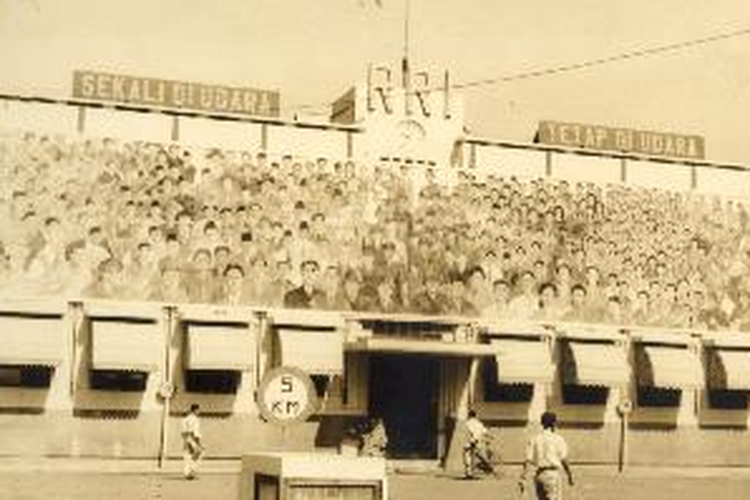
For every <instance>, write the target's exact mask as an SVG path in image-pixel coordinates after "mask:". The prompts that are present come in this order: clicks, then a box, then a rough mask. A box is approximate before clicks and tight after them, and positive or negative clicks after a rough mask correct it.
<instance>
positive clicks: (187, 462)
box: [182, 404, 205, 479]
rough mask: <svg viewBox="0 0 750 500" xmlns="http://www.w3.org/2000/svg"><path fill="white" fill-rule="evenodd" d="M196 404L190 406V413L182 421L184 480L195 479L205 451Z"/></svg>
mask: <svg viewBox="0 0 750 500" xmlns="http://www.w3.org/2000/svg"><path fill="white" fill-rule="evenodd" d="M199 409H200V407H199V406H198V405H197V404H192V405H190V412H188V414H187V415H186V416H185V418H183V419H182V443H183V453H182V458H183V475H184V476H185V479H195V473H196V472H197V470H198V462H199V460H200V459H201V458H202V457H203V453H204V451H205V449H204V447H203V436H202V434H201V422H200V419H199V418H198V410H199Z"/></svg>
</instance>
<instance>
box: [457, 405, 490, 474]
mask: <svg viewBox="0 0 750 500" xmlns="http://www.w3.org/2000/svg"><path fill="white" fill-rule="evenodd" d="M466 431H467V439H466V444H465V445H464V453H463V459H464V476H465V477H466V478H469V479H471V478H473V477H474V472H475V470H476V469H479V470H481V471H482V472H485V473H494V467H493V465H492V460H491V451H490V446H489V442H490V440H491V439H492V435H491V434H490V432H489V430H488V429H487V427H486V426H485V425H484V424H483V423H482V421H481V420H479V418H477V412H476V411H474V410H473V409H472V410H469V418H468V419H467V420H466Z"/></svg>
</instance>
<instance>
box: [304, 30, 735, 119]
mask: <svg viewBox="0 0 750 500" xmlns="http://www.w3.org/2000/svg"><path fill="white" fill-rule="evenodd" d="M748 35H750V28H743V29H740V30H736V31H728V32H724V33H718V34H716V35H711V36H707V37H703V38H694V39H692V40H687V41H683V42H676V43H671V44H667V45H659V46H656V47H650V48H645V49H638V50H632V51H628V52H621V53H619V54H614V55H611V56H607V57H601V58H597V59H589V60H585V61H580V62H576V63H570V64H564V65H560V66H552V67H549V68H543V69H538V70H533V71H527V72H523V73H516V74H512V75H505V76H499V77H494V78H483V79H480V80H473V81H468V82H463V83H455V84H452V85H450V88H451V89H457V90H460V89H471V88H477V87H484V86H489V85H496V84H499V83H507V82H513V81H519V80H528V79H531V78H541V77H545V76H552V75H558V74H563V73H572V72H574V71H580V70H585V69H589V68H594V67H597V66H604V65H607V64H614V63H618V62H622V61H628V60H633V59H640V58H644V57H651V56H655V55H658V54H664V53H667V52H676V51H680V50H685V49H690V48H694V47H698V46H701V45H708V44H712V43H716V42H720V41H725V40H729V39H732V38H739V37H743V36H748ZM441 88H442V87H435V88H433V89H432V90H439V89H441ZM329 105H330V103H328V102H326V103H319V104H300V105H296V106H291V107H290V109H297V110H302V109H318V108H322V107H327V106H329Z"/></svg>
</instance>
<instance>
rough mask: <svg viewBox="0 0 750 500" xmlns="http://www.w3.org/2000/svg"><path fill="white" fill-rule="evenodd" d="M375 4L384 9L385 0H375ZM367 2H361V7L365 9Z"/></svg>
mask: <svg viewBox="0 0 750 500" xmlns="http://www.w3.org/2000/svg"><path fill="white" fill-rule="evenodd" d="M373 1H374V2H375V5H377V6H378V7H380V8H382V7H383V0H373ZM366 2H367V0H359V6H360V7H364V6H365V4H366Z"/></svg>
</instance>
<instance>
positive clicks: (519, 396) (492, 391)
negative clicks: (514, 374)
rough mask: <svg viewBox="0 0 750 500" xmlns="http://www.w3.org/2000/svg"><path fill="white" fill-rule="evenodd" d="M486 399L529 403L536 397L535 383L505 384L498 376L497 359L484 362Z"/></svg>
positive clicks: (483, 382)
mask: <svg viewBox="0 0 750 500" xmlns="http://www.w3.org/2000/svg"><path fill="white" fill-rule="evenodd" d="M482 385H483V389H484V400H485V401H486V402H488V403H500V402H505V403H528V402H529V401H531V399H532V398H533V397H534V384H504V383H502V382H500V381H499V380H498V378H497V361H496V360H495V359H494V358H493V359H485V360H484V361H483V362H482Z"/></svg>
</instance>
